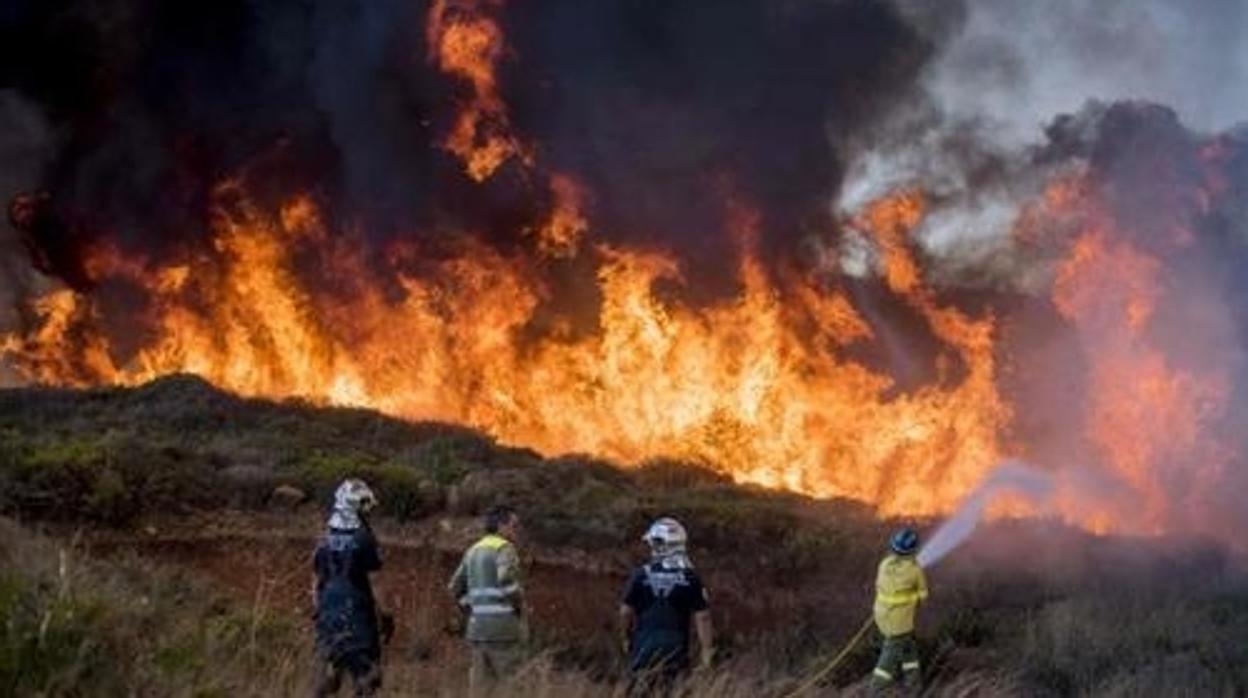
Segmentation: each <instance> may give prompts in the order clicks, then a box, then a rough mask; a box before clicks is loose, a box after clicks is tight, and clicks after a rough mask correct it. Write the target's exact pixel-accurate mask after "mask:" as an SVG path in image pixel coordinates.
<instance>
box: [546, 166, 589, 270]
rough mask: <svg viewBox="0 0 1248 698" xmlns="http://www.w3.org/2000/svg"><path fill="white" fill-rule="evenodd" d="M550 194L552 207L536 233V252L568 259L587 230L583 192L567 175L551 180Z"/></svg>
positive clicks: (558, 174) (559, 175)
mask: <svg viewBox="0 0 1248 698" xmlns="http://www.w3.org/2000/svg"><path fill="white" fill-rule="evenodd" d="M550 191H551V194H552V196H553V198H554V208H553V209H552V210H551V214H550V218H549V219H548V220H547V221H546V224H545V225H543V226H542V228H541V230H540V231H539V232H538V243H537V244H538V249H539V250H540V251H541V252H542V253H543V254H546V255H549V256H552V257H571V256H572V255H574V254H576V250H577V247H578V246H579V245H580V242H581V238H582V237H584V236H585V233H586V232H587V231H588V230H589V221H588V220H587V219H586V218H585V214H584V213H583V210H584V207H585V190H584V189H582V188H581V186H580V185H579V184H577V183H576V180H574V179H572V178H571V177H569V176H568V175H565V174H560V173H555V174H553V175H551V178H550Z"/></svg>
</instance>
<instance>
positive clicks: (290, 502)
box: [269, 485, 308, 509]
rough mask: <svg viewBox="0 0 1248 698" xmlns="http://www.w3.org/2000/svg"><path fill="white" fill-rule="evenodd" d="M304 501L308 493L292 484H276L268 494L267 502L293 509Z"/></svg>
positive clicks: (306, 499)
mask: <svg viewBox="0 0 1248 698" xmlns="http://www.w3.org/2000/svg"><path fill="white" fill-rule="evenodd" d="M306 501H308V494H307V493H306V492H304V491H303V490H301V489H299V488H298V487H294V486H293V485H278V486H277V487H275V488H273V492H271V493H270V494H269V502H271V503H272V504H273V505H274V506H277V507H282V508H286V509H294V508H295V507H297V506H299V505H300V504H303V503H304V502H306Z"/></svg>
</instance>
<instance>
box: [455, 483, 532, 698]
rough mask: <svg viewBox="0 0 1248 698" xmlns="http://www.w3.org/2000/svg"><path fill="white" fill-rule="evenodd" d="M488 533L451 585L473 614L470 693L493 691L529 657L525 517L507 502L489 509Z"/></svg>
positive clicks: (471, 550) (458, 600)
mask: <svg viewBox="0 0 1248 698" xmlns="http://www.w3.org/2000/svg"><path fill="white" fill-rule="evenodd" d="M485 530H486V534H485V536H483V537H482V538H481V539H480V540H478V541H477V542H476V543H475V544H473V546H472V547H470V548H469V549H468V550H467V551H466V552H465V553H464V557H463V559H462V560H461V561H460V563H459V566H458V567H456V568H455V573H454V574H453V575H452V576H451V581H450V583H449V584H448V585H447V588H448V590H449V591H450V592H451V595H452V596H453V597H454V598H455V600H456V603H458V604H459V605H460V607H461V608H462V609H463V610H465V611H466V612H467V613H468V614H469V615H468V630H467V633H465V638H466V639H467V640H468V642H469V645H470V646H471V648H472V664H471V667H470V669H469V672H468V686H469V692H470V694H471V695H473V696H480V695H484V694H487V693H490V692H493V691H494V689H495V688H497V687H498V685H499V682H500V681H502V680H504V679H506V678H507V677H508V676H509V675H510V674H511V673H512V672H514V671H515V670H516V667H517V666H518V665H519V664H520V662H521V661H522V660H523V659H524V642H525V639H526V637H525V636H526V634H527V633H526V630H525V620H524V618H523V613H524V590H523V588H522V580H521V572H520V556H519V554H518V552H517V551H516V546H515V543H514V542H513V541H514V540H515V539H516V537H517V535H518V533H519V531H520V519H519V517H518V516H516V513H515V512H514V511H512V510H511V509H510V508H508V507H505V506H498V507H493V508H492V509H491V510H490V511H489V512H487V513H486V517H485Z"/></svg>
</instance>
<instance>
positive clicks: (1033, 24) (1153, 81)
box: [926, 0, 1248, 143]
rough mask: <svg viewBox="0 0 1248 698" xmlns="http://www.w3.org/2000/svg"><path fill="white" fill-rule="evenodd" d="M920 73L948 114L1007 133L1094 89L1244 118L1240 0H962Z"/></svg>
mask: <svg viewBox="0 0 1248 698" xmlns="http://www.w3.org/2000/svg"><path fill="white" fill-rule="evenodd" d="M926 83H927V86H928V89H929V90H930V91H931V93H932V95H933V97H934V98H935V99H936V101H937V102H938V103H939V105H940V106H941V108H942V109H943V110H944V111H945V112H947V113H948V114H950V115H952V116H954V117H955V118H974V119H981V120H983V122H984V123H986V124H987V125H989V126H991V127H992V128H993V129H994V130H995V132H996V135H997V136H998V137H1000V138H1002V139H1004V140H1007V141H1009V142H1014V143H1025V142H1027V141H1030V140H1032V139H1034V138H1035V136H1036V134H1037V132H1038V129H1039V128H1040V127H1041V126H1042V125H1043V124H1044V123H1046V122H1048V121H1049V120H1050V119H1052V118H1053V116H1054V115H1056V114H1060V113H1067V112H1072V111H1075V110H1077V109H1078V108H1079V107H1080V106H1082V104H1083V103H1084V102H1086V101H1087V100H1089V99H1093V98H1095V99H1100V100H1103V101H1116V100H1121V99H1142V100H1148V101H1153V102H1160V103H1162V104H1166V105H1169V106H1171V107H1172V108H1174V109H1175V110H1176V111H1177V112H1178V113H1179V116H1180V117H1181V118H1182V119H1183V121H1184V122H1185V123H1186V124H1188V125H1189V126H1190V127H1192V128H1195V129H1197V130H1203V131H1219V130H1223V129H1226V128H1228V127H1230V126H1232V125H1234V124H1236V123H1239V122H1240V121H1243V120H1244V119H1248V3H1246V2H1244V0H1202V1H1201V2H1185V1H1183V0H1054V1H1050V2H1042V3H1038V2H1027V1H1026V0H969V1H968V3H967V16H966V22H965V24H964V26H963V27H962V29H961V31H959V32H958V33H957V34H956V35H955V36H954V38H953V40H952V41H951V42H950V43H949V44H948V45H947V46H946V48H945V50H944V51H943V52H942V55H941V56H940V57H939V58H938V59H937V61H936V62H935V63H934V64H933V66H932V67H931V69H930V71H929V73H928V76H927V79H926Z"/></svg>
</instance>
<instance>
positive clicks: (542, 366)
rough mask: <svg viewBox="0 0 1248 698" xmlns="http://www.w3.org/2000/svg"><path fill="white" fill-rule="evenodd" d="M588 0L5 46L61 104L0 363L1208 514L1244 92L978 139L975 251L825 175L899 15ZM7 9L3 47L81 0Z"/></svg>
mask: <svg viewBox="0 0 1248 698" xmlns="http://www.w3.org/2000/svg"><path fill="white" fill-rule="evenodd" d="M193 4H194V3H192V5H193ZM619 4H620V6H621V8H620V9H619V10H618V11H608V10H605V9H602V8H603V7H607V6H609V5H611V3H604V4H602V7H599V8H598V9H590V8H587V7H586V5H596V4H595V3H573V2H559V3H550V4H549V5H548V6H547V7H546V8H545V9H543V10H537V9H532V8H525V7H521V5H522V4H521V3H510V4H505V3H504V2H503V1H502V0H432V2H429V3H417V2H407V3H398V2H382V3H377V4H376V5H375V6H372V9H369V7H366V6H365V5H363V4H361V5H359V6H355V10H353V11H351V12H348V13H347V14H346V15H339V14H335V11H331V10H326V9H321V10H317V9H315V8H312V7H309V6H306V5H304V4H302V3H289V5H290V7H286V6H285V4H283V3H277V4H275V5H273V7H279V6H280V7H281V8H282V9H275V10H272V11H271V12H267V13H266V12H261V11H260V10H259V6H258V5H256V4H254V3H248V2H242V1H239V2H227V3H219V4H218V5H219V7H218V8H217V9H215V10H203V13H204V16H197V15H196V14H195V12H193V11H191V10H186V12H187V13H188V15H189V16H188V17H182V16H180V15H178V16H173V15H177V12H178V11H175V10H168V11H166V12H168V13H171V14H170V16H165V15H161V14H160V13H159V12H157V13H156V14H155V16H149V15H151V13H152V12H154V11H149V10H143V9H139V8H138V6H136V7H135V8H132V9H131V10H130V12H128V13H119V14H118V15H117V16H116V17H113V18H112V20H113V21H115V22H117V23H120V24H121V25H122V26H124V27H127V28H129V29H134V28H136V27H145V28H146V29H148V30H150V31H154V32H158V31H163V30H165V29H167V30H168V31H170V32H172V33H173V36H172V37H164V38H162V37H160V36H157V37H156V38H152V39H150V45H149V44H143V45H144V46H145V48H143V49H142V50H138V49H136V50H135V51H133V52H132V53H133V54H134V55H127V56H122V57H120V58H114V59H110V61H106V62H105V63H104V66H105V68H107V69H108V70H98V71H96V72H90V71H88V69H87V68H86V67H85V63H86V62H89V61H86V60H85V59H84V58H82V57H81V56H79V57H75V56H73V55H70V56H68V57H66V56H51V57H49V56H42V57H43V58H44V59H46V60H48V61H50V62H51V64H50V65H49V66H48V67H46V69H42V70H45V72H46V74H44V73H41V72H39V71H40V70H41V69H40V68H32V69H31V70H30V71H29V72H31V74H30V75H27V74H16V75H15V76H14V77H12V79H11V81H10V82H11V83H12V84H11V85H9V86H8V87H6V89H8V88H11V89H13V90H15V91H16V93H17V94H20V95H22V96H23V97H22V98H23V99H24V100H26V101H28V102H31V103H35V104H38V105H39V109H41V110H43V113H44V114H45V115H46V116H47V118H48V119H49V120H50V121H51V122H52V123H55V124H58V125H59V128H61V129H63V131H64V133H67V134H69V135H67V136H65V137H64V138H63V139H62V142H59V143H58V148H57V149H56V151H55V155H54V156H52V157H50V158H49V160H50V164H49V163H44V166H43V167H41V168H40V170H39V173H40V177H39V181H38V182H34V183H30V182H27V183H25V184H24V185H23V186H22V187H21V188H20V189H16V190H14V191H11V192H3V193H4V194H6V195H8V194H11V195H12V197H13V198H12V202H11V205H10V207H9V218H10V223H11V230H10V231H9V232H10V233H11V234H12V235H13V236H14V237H13V240H14V241H16V243H18V244H14V245H11V247H12V249H10V250H8V252H11V253H12V252H16V253H17V255H18V256H20V258H21V259H22V264H20V265H13V264H11V265H10V267H14V266H17V267H20V268H18V269H17V270H16V271H15V270H14V269H12V268H10V269H9V272H10V273H9V277H8V278H9V279H10V281H11V282H10V284H9V285H10V286H11V290H12V292H11V293H10V294H8V295H9V296H11V300H12V306H13V310H12V312H11V314H10V317H9V318H8V320H7V323H8V327H7V329H6V330H5V332H4V333H3V334H2V335H0V360H2V361H3V370H4V372H5V380H6V381H8V382H9V383H10V384H16V383H41V384H51V385H63V386H95V385H107V384H123V385H133V384H138V383H143V382H145V381H149V380H152V379H154V378H157V377H160V376H163V375H168V374H172V373H178V372H191V373H195V374H197V375H200V376H203V377H204V378H206V379H208V380H209V381H211V382H213V383H214V384H216V385H218V386H221V387H223V388H226V389H229V390H233V391H237V392H239V393H242V394H245V395H258V396H269V397H277V398H281V397H289V396H298V397H301V398H306V399H312V400H314V401H323V402H324V403H325V404H333V405H351V406H363V407H369V408H374V409H377V410H380V411H382V412H385V413H387V414H391V415H396V416H400V417H404V418H410V419H416V420H442V421H448V422H455V423H461V424H467V425H470V426H473V427H475V428H479V429H481V430H484V431H486V432H488V433H490V434H492V435H493V436H495V437H496V438H498V439H499V440H501V441H505V442H508V443H515V444H523V445H526V446H531V447H534V448H536V449H539V450H541V451H543V452H545V453H550V454H556V453H565V452H584V453H590V454H595V455H598V456H603V457H608V458H611V459H615V460H617V461H619V462H621V463H623V464H636V463H641V462H644V461H646V460H649V459H653V458H677V459H685V460H689V461H695V462H700V463H704V464H707V465H708V466H710V467H713V468H716V469H719V470H722V471H724V472H726V473H729V474H731V475H732V476H733V477H734V478H735V479H737V480H739V481H741V482H749V483H758V484H762V485H765V486H769V487H777V488H786V489H791V490H795V491H799V492H803V493H809V494H812V495H817V496H835V497H850V498H854V499H858V500H862V501H865V502H870V503H872V504H875V505H876V506H878V507H879V509H880V510H881V511H882V512H884V513H886V514H892V515H931V514H939V513H942V512H947V511H949V510H950V509H951V508H952V507H953V506H955V505H956V503H957V502H958V501H959V499H960V498H961V497H962V496H963V495H965V494H966V493H967V492H968V491H969V490H970V489H971V488H973V487H974V485H975V484H976V483H977V482H978V481H979V480H980V479H982V478H983V477H984V476H985V474H986V473H987V472H989V471H990V470H991V469H992V468H993V467H994V466H995V465H996V464H997V463H998V462H999V461H1000V460H1001V459H1003V458H1006V457H1012V456H1017V457H1022V458H1024V459H1028V460H1030V461H1032V462H1034V463H1036V464H1037V465H1039V466H1040V467H1043V468H1046V469H1049V470H1052V471H1054V472H1055V473H1058V474H1059V475H1060V478H1059V482H1060V483H1061V487H1060V495H1059V496H1058V498H1057V499H1056V500H1055V502H1054V503H1053V504H1052V507H1053V508H1052V509H1050V510H1048V511H1047V512H1045V513H1050V514H1055V515H1058V516H1060V517H1062V518H1065V519H1067V520H1070V521H1073V522H1076V523H1079V524H1081V525H1085V526H1089V527H1092V528H1095V529H1098V530H1105V529H1115V528H1128V527H1130V528H1132V529H1133V530H1141V529H1142V530H1147V531H1151V532H1166V531H1196V532H1211V531H1215V530H1216V529H1217V527H1218V526H1219V525H1220V522H1223V521H1226V520H1228V518H1234V517H1236V516H1242V514H1237V513H1236V512H1237V510H1238V509H1239V508H1242V507H1239V505H1238V503H1237V502H1235V501H1233V499H1232V497H1231V494H1230V493H1233V492H1236V491H1239V492H1242V491H1243V490H1242V485H1243V484H1245V475H1246V474H1248V473H1245V472H1244V470H1245V468H1248V455H1246V450H1245V437H1244V430H1243V429H1242V424H1243V417H1242V415H1243V412H1242V409H1243V407H1244V402H1245V400H1244V398H1243V393H1244V392H1245V375H1246V374H1245V368H1246V367H1245V364H1244V346H1245V337H1246V336H1248V314H1246V312H1245V310H1244V308H1245V306H1248V303H1246V302H1245V299H1246V298H1248V290H1246V288H1248V283H1245V281H1244V276H1245V275H1244V273H1243V271H1242V270H1243V267H1242V264H1240V265H1237V263H1236V260H1245V259H1248V256H1246V255H1245V250H1244V246H1245V244H1248V228H1246V227H1245V220H1246V219H1248V216H1246V215H1245V211H1246V209H1248V206H1246V205H1245V201H1248V137H1246V136H1245V135H1244V134H1243V133H1242V132H1239V133H1237V132H1230V133H1224V134H1197V133H1193V132H1191V131H1189V130H1188V129H1186V128H1185V127H1184V126H1183V125H1182V124H1181V123H1180V121H1179V119H1178V117H1177V116H1176V114H1175V112H1173V111H1171V110H1170V109H1167V108H1165V107H1161V106H1156V105H1150V104H1145V103H1121V104H1108V105H1105V104H1096V105H1091V106H1089V107H1088V108H1086V109H1085V110H1084V111H1083V112H1081V113H1079V114H1076V115H1069V116H1066V117H1062V118H1060V119H1057V120H1056V121H1055V122H1054V123H1053V124H1052V125H1051V126H1050V127H1049V129H1048V130H1047V131H1046V132H1045V133H1044V134H1043V135H1042V136H1039V135H1038V137H1037V142H1036V145H1035V146H1034V147H1032V148H1030V149H1028V150H1027V151H1026V152H1020V153H1016V154H1013V155H1012V156H1011V157H1012V158H1014V159H1013V161H1012V163H1011V167H1010V168H1008V169H1002V170H1001V173H1000V176H1001V177H1010V178H1014V179H1017V180H1019V181H1020V182H1024V183H1026V186H1022V185H1020V187H1019V188H1018V190H1017V191H1019V192H1021V193H1019V194H1018V195H1017V196H1016V200H1015V202H1014V203H1015V205H1016V209H1015V214H1014V215H1013V216H1011V217H1010V219H1009V223H1008V224H1006V225H1004V226H1002V229H1001V230H999V231H997V234H996V235H995V236H994V237H993V242H992V245H993V249H992V252H991V254H986V255H984V254H979V255H967V254H965V253H964V251H961V250H959V249H957V248H956V247H955V248H953V249H933V248H931V247H930V246H925V245H924V244H923V236H922V233H923V231H924V229H925V227H926V226H928V225H929V224H930V221H931V220H932V219H933V218H936V217H939V216H940V215H942V213H943V212H945V211H946V210H947V208H948V206H949V202H948V201H947V200H946V198H945V197H944V196H943V195H942V193H941V192H938V191H935V190H934V189H933V188H931V187H926V186H925V185H924V181H923V180H922V177H919V176H916V177H913V178H911V179H910V180H909V181H907V182H906V183H905V185H904V186H896V187H892V188H890V189H888V190H886V191H881V192H879V193H878V194H877V195H873V196H871V197H869V198H868V199H867V200H865V201H861V202H857V203H855V205H853V206H852V207H846V206H838V205H837V202H838V200H840V199H838V192H839V191H840V190H841V189H842V188H843V186H844V184H845V182H844V178H845V177H846V176H847V175H846V172H847V171H851V170H849V169H848V168H847V167H846V163H847V162H848V160H849V159H850V158H851V157H852V156H853V153H852V149H851V148H850V146H849V145H846V144H847V143H849V142H851V141H853V140H854V138H853V137H854V136H856V135H860V134H866V133H869V132H870V125H871V124H872V123H873V122H875V121H877V120H881V119H884V118H885V117H886V116H887V115H889V114H890V113H893V112H895V111H897V110H900V109H903V108H905V107H906V105H907V104H909V102H908V97H907V95H908V94H909V92H908V91H909V90H910V89H912V87H913V84H914V82H915V80H916V79H917V75H918V74H919V72H920V71H921V69H922V66H923V64H924V61H926V60H928V58H929V57H930V55H931V54H932V53H933V51H935V50H936V48H937V47H936V46H934V45H933V40H932V38H931V37H928V36H925V35H924V34H922V32H920V31H918V30H916V29H914V28H913V27H911V26H909V24H908V21H909V20H908V18H907V17H906V16H904V14H902V13H900V12H899V11H897V10H895V9H893V8H892V7H891V6H890V5H888V4H886V3H880V4H872V3H842V4H836V3H826V4H822V5H819V4H815V5H818V9H815V10H810V9H808V10H806V12H807V14H806V15H802V14H800V13H797V11H796V10H792V12H794V13H796V14H795V15H794V16H792V17H790V16H787V15H785V11H782V10H780V9H777V8H779V7H781V6H787V5H786V4H785V3H766V2H758V3H739V4H738V5H739V6H740V8H739V9H735V10H732V11H730V12H726V13H725V15H726V16H725V17H722V18H718V19H705V18H703V17H702V14H703V13H701V12H700V11H698V10H697V7H695V6H701V5H700V4H698V3H689V2H674V3H670V4H668V5H665V6H663V7H660V6H658V5H656V4H654V3H649V4H647V3H619ZM344 5H346V3H344ZM221 8H226V9H221ZM231 8H232V9H231ZM378 8H384V9H378ZM25 12H27V13H28V14H29V15H31V17H24V18H23V21H29V22H32V23H34V24H35V25H36V26H38V27H40V28H42V29H43V30H44V31H45V32H47V33H48V35H49V36H50V37H51V38H52V39H53V40H50V41H49V42H48V44H49V46H50V48H46V49H43V48H39V47H35V46H31V47H30V51H31V52H32V54H31V55H32V58H39V57H40V55H39V54H40V51H44V52H46V51H51V50H54V49H60V48H62V47H63V46H64V45H65V42H66V41H68V40H69V39H74V40H76V41H79V42H83V41H85V42H86V45H87V46H88V47H91V46H94V47H96V48H97V49H99V50H101V51H102V50H103V49H104V48H110V47H111V46H112V44H111V43H110V42H113V41H117V40H118V39H116V37H114V36H113V35H112V34H108V33H106V29H105V27H107V26H108V25H107V24H106V23H105V24H102V25H101V26H100V27H96V28H94V29H93V28H92V26H93V25H91V23H90V21H89V20H93V21H94V20H98V21H100V22H104V20H105V18H101V17H93V15H91V13H90V12H86V11H83V12H82V13H80V14H74V13H73V12H70V11H65V12H64V14H63V15H57V14H56V12H55V11H52V10H46V11H45V10H38V9H27V10H25ZM41 12H42V13H44V14H40V13H41ZM101 12H102V11H101ZM206 19H210V20H211V21H210V22H206V26H207V28H206V29H202V30H200V29H197V28H196V27H198V26H200V25H204V24H205V20H206ZM84 22H85V23H86V25H85V26H84V25H83V24H81V23H84ZM717 22H720V23H723V26H718V25H717V24H716V23H717ZM266 23H268V24H266ZM270 24H277V25H281V26H282V27H284V29H283V31H286V32H287V33H288V34H290V32H292V31H293V32H294V36H295V37H296V38H291V39H289V42H288V44H279V43H276V42H274V41H272V40H270V38H266V37H269V34H266V33H265V32H267V31H276V30H272V27H271V26H269V25H270ZM291 27H296V28H297V31H296V30H292V29H291ZM810 27H815V28H822V29H823V30H824V31H823V33H818V32H816V33H811V29H810ZM846 27H848V28H846ZM838 28H839V29H838ZM213 32H215V34H213V36H215V37H216V39H215V40H214V39H211V37H208V36H206V35H207V34H212V33H213ZM578 32H583V34H584V35H583V36H582V35H579V34H578ZM274 35H276V34H274ZM222 36H224V37H226V38H227V39H228V41H220V40H219V39H220V37H222ZM864 36H866V37H870V38H869V39H864V38H862V37H864ZM66 37H69V39H67V38H66ZM257 37H259V38H257ZM298 37H302V39H300V38H298ZM92 41H94V42H95V43H92ZM829 41H830V42H831V43H830V45H825V44H828V42H829ZM231 42H233V43H231ZM335 42H336V43H335ZM564 42H566V45H565V43H564ZM864 42H866V43H864ZM335 46H337V47H338V50H339V53H335V52H334V47H335ZM327 47H328V48H327ZM261 48H263V49H264V50H265V51H266V52H268V53H264V59H263V60H260V59H258V58H256V51H258V50H259V49H261ZM66 50H68V49H66ZM79 50H80V51H85V52H88V53H89V52H90V49H89V48H87V49H81V48H80V49H79ZM283 51H285V52H287V53H288V54H289V55H287V53H282V52H283ZM270 53H271V54H272V55H270ZM599 54H602V55H599ZM110 55H111V53H110ZM158 59H159V60H158ZM153 61H155V62H156V63H158V64H159V65H152V62H153ZM291 66H298V67H299V69H298V70H297V71H296V70H294V69H293V68H291ZM265 70H267V71H277V72H274V73H273V74H272V75H270V74H269V73H262V74H263V75H265V76H267V77H264V78H263V79H260V78H255V77H253V76H251V75H250V74H249V73H248V71H265ZM75 71H87V75H86V76H76V73H75ZM281 71H286V73H282V72H281ZM19 72H20V71H19ZM287 73H289V75H287ZM67 74H72V76H76V77H75V79H76V80H78V82H79V83H81V84H78V83H74V84H71V85H69V86H65V85H60V87H57V88H56V89H53V88H51V87H48V84H49V83H48V81H50V80H53V79H58V80H63V79H65V76H66V75H67ZM274 75H275V76H276V77H274ZM282 76H285V77H282ZM292 85H298V86H299V87H298V88H297V89H296V88H295V87H293V86H292ZM41 90H42V91H41ZM248 90H260V91H264V94H263V95H254V94H250V93H248V92H247V91H248ZM283 90H285V92H284V91H283ZM200 91H202V94H201V92H200ZM283 99H287V100H289V101H290V102H291V104H290V105H287V104H286V103H284V102H283V101H282V100H283ZM300 100H313V102H315V104H313V102H308V103H306V104H305V103H304V102H303V101H300ZM156 104H158V105H159V106H153V105H156ZM316 105H319V107H318V106H316ZM317 109H319V110H320V114H319V116H317V115H315V114H309V113H308V112H309V111H313V112H315V111H316V110H317ZM253 112H254V114H253ZM400 116H403V118H399V117H400ZM409 117H410V119H411V120H410V121H407V120H406V119H407V118H409ZM145 119H146V120H148V121H150V122H151V123H147V122H144V120H145ZM249 119H250V120H249ZM132 120H133V121H132ZM135 121H137V122H143V123H145V124H146V125H145V126H144V127H143V129H142V130H141V131H139V130H136V128H137V127H135V126H133V123H134V122H135ZM118 124H124V125H121V126H119V125H118ZM136 133H143V134H146V135H147V136H150V138H151V142H147V141H142V139H138V138H137V137H136V136H135V134H136ZM396 134H397V135H396ZM861 140H863V141H864V142H869V139H866V138H865V136H864V137H863V139H861ZM136 141H142V142H138V143H137V144H136ZM150 152H158V153H159V155H158V156H153V157H154V159H153V160H152V161H150V162H149V161H145V160H144V158H145V157H147V154H148V153H150ZM153 163H155V164H153ZM970 186H973V184H972V185H970ZM855 260H857V261H855ZM1237 415H1238V422H1237Z"/></svg>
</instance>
